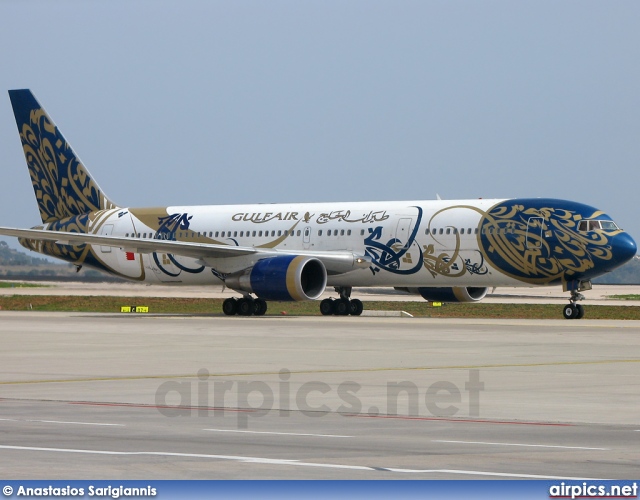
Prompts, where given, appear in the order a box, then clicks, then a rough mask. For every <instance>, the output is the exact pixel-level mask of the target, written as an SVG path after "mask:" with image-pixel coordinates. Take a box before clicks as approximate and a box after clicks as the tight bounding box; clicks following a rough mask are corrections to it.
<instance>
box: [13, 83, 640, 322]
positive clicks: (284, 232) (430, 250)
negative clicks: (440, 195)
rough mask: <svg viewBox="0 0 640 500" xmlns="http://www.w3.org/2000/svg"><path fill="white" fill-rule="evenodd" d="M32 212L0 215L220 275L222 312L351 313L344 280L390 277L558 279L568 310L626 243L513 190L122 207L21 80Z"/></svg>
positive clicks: (85, 252)
mask: <svg viewBox="0 0 640 500" xmlns="http://www.w3.org/2000/svg"><path fill="white" fill-rule="evenodd" d="M9 95H10V98H11V104H12V105H13V111H14V114H15V118H16V122H17V124H18V131H19V133H20V140H21V141H22V148H23V150H24V155H25V158H26V161H27V166H28V168H29V174H30V176H31V182H32V183H33V189H34V191H35V194H36V200H37V202H38V208H39V209H40V216H41V218H42V224H41V225H39V226H37V227H34V228H33V229H14V228H8V227H1V228H0V234H5V235H8V236H16V237H18V238H19V241H20V243H21V244H22V245H23V246H24V247H26V248H28V249H30V250H34V251H36V252H40V253H43V254H45V255H50V256H52V257H56V258H59V259H63V260H66V261H68V262H71V263H73V264H75V265H76V266H85V265H86V266H91V267H93V268H96V269H99V270H101V271H106V272H108V273H111V274H114V275H116V276H120V277H122V278H127V279H129V280H133V281H138V282H146V283H151V284H166V285H204V286H213V285H220V284H224V285H226V287H228V288H231V289H233V290H235V291H236V292H238V294H239V298H229V299H227V300H225V301H224V303H223V306H222V308H223V311H224V313H225V314H227V315H234V314H240V315H243V316H250V315H263V314H264V313H265V312H266V310H267V301H291V300H313V299H317V298H318V297H320V295H321V294H322V293H323V292H324V290H325V288H326V287H327V286H331V287H334V288H335V291H336V293H337V294H338V295H339V298H337V299H335V300H334V299H325V300H323V301H321V302H320V311H321V312H322V314H325V315H328V314H337V315H347V314H352V315H359V314H360V313H362V307H363V306H362V302H361V301H360V300H358V299H352V298H351V291H352V288H353V287H371V286H375V287H395V288H400V289H403V290H406V291H408V292H411V293H415V294H419V295H421V296H422V297H423V298H425V299H426V300H429V301H441V302H475V301H479V300H481V299H483V298H484V297H485V295H486V294H487V291H488V289H489V288H491V287H496V286H510V287H513V286H522V287H530V286H546V285H562V287H563V289H564V290H565V291H566V292H569V293H570V296H569V303H568V304H567V305H566V306H565V307H564V308H563V315H564V317H565V318H567V319H574V318H581V317H582V316H583V315H584V308H583V307H582V306H581V305H580V304H578V303H577V302H578V301H579V300H581V299H583V296H582V294H581V293H580V292H581V291H583V290H588V289H590V288H591V280H592V279H593V278H595V277H597V276H600V275H602V274H604V273H607V272H609V271H611V270H613V269H615V268H617V267H619V266H621V265H622V264H624V263H625V262H627V261H628V260H629V259H631V258H632V257H633V256H634V255H636V251H637V247H636V243H635V242H634V240H633V238H631V236H630V235H629V234H627V233H626V232H624V231H623V230H622V229H620V228H619V227H618V226H617V225H616V223H615V222H614V221H613V220H612V218H611V217H609V216H608V215H607V214H605V213H604V212H603V211H601V210H598V209H597V208H594V207H591V206H588V205H584V204H582V203H576V202H573V201H565V200H556V199H545V198H516V199H493V200H485V199H479V200H459V201H443V200H434V201H396V202H345V203H288V204H259V205H220V206H215V205H214V206H209V205H207V206H168V207H157V208H125V207H121V206H120V205H116V204H115V203H114V202H113V201H111V199H110V198H108V197H107V195H106V194H105V193H104V191H102V190H101V189H100V187H99V186H98V184H97V183H96V181H95V180H94V178H93V177H92V176H91V174H90V173H89V171H88V170H87V169H86V167H85V166H84V165H83V164H82V162H81V161H80V159H79V158H78V156H77V155H76V154H75V153H74V151H73V149H71V146H70V145H69V143H67V141H66V140H65V138H64V137H63V136H62V134H61V133H60V130H59V129H58V127H56V125H55V124H54V123H53V121H52V120H51V118H49V116H48V115H47V113H46V112H45V110H44V109H43V108H42V106H40V104H39V103H38V101H37V100H36V99H35V97H34V96H33V94H32V93H31V91H29V90H11V91H9Z"/></svg>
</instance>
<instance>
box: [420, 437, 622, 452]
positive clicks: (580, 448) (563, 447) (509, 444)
mask: <svg viewBox="0 0 640 500" xmlns="http://www.w3.org/2000/svg"><path fill="white" fill-rule="evenodd" d="M431 442H432V443H458V444H489V445H493V446H525V447H527V448H560V449H563V450H602V451H607V450H611V448H587V447H585V446H556V445H552V444H524V443H488V442H484V441H449V440H445V439H432V440H431Z"/></svg>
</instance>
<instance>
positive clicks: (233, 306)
mask: <svg viewBox="0 0 640 500" xmlns="http://www.w3.org/2000/svg"><path fill="white" fill-rule="evenodd" d="M222 312H223V313H225V314H226V315H227V316H235V315H236V314H237V313H238V301H237V300H236V299H235V298H233V297H231V298H228V299H227V300H225V301H224V302H223V303H222Z"/></svg>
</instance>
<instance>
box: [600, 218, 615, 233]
mask: <svg viewBox="0 0 640 500" xmlns="http://www.w3.org/2000/svg"><path fill="white" fill-rule="evenodd" d="M600 225H601V226H602V229H604V230H605V231H615V230H617V229H620V228H619V227H618V225H617V224H616V223H615V222H613V221H612V220H601V221H600Z"/></svg>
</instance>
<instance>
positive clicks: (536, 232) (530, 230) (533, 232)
mask: <svg viewBox="0 0 640 500" xmlns="http://www.w3.org/2000/svg"><path fill="white" fill-rule="evenodd" d="M543 229H544V219H543V218H542V217H530V218H529V222H528V223H527V248H540V247H541V246H542V230H543Z"/></svg>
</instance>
